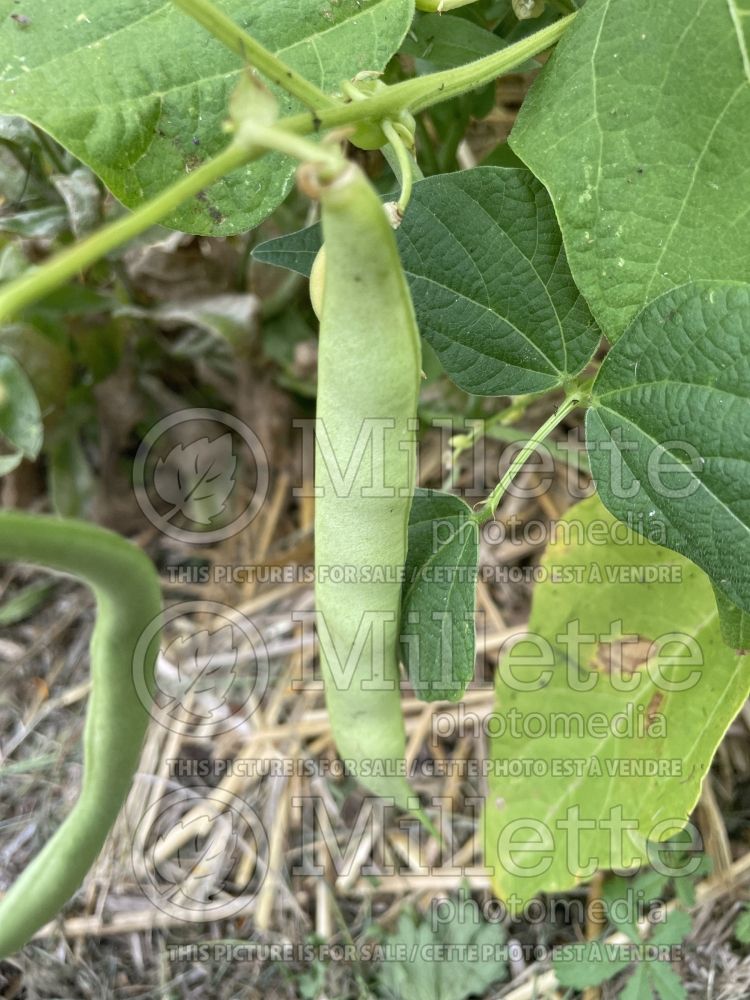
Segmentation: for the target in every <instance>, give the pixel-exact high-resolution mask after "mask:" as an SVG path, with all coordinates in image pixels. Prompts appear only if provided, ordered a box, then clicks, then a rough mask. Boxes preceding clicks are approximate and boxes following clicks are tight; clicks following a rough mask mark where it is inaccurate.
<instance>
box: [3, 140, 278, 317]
mask: <svg viewBox="0 0 750 1000" xmlns="http://www.w3.org/2000/svg"><path fill="white" fill-rule="evenodd" d="M258 155H259V153H258V151H257V150H251V151H248V149H247V148H246V147H244V146H243V145H241V144H239V143H232V144H231V145H230V146H228V147H227V149H225V150H224V151H223V152H222V153H219V155H218V156H216V157H214V158H213V159H212V160H207V161H206V163H204V164H203V165H202V166H200V167H198V168H197V169H196V170H194V171H192V173H189V174H188V175H187V177H183V178H182V179H181V180H179V181H177V183H176V184H173V185H172V186H171V187H169V188H167V190H166V191H162V193H161V194H158V195H157V196H156V197H155V198H152V199H151V201H147V202H146V203H145V205H142V206H141V207H140V208H139V209H137V210H136V211H135V212H133V213H132V214H131V215H126V216H124V217H123V218H121V219H117V220H116V221H115V222H111V223H110V224H109V225H108V226H104V228H102V229H100V230H98V231H97V232H95V233H93V234H92V235H91V236H89V237H88V238H87V239H85V240H82V241H81V242H80V243H76V244H74V245H73V246H71V247H68V248H67V249H66V250H63V251H62V252H61V253H59V254H56V255H55V256H54V257H52V258H51V259H50V260H48V261H47V262H46V263H45V264H42V265H41V266H40V267H37V268H33V269H31V270H29V271H27V272H26V273H25V274H23V275H21V277H20V278H18V279H17V280H16V281H12V282H10V283H9V284H8V285H6V286H5V287H4V288H3V289H2V290H0V323H2V322H5V321H7V320H9V319H11V318H12V317H13V316H15V315H17V313H18V312H20V310H21V309H24V308H25V307H26V306H28V305H31V303H32V302H36V301H37V300H38V299H41V298H43V297H44V296H45V295H48V294H49V293H50V292H53V291H54V290H55V289H56V288H59V286H60V285H62V284H64V283H65V282H66V281H68V280H70V279H71V278H73V277H75V275H76V274H78V273H79V272H80V271H83V270H85V269H86V268H87V267H90V266H91V264H94V263H96V261H97V260H100V259H101V258H102V257H104V256H105V255H106V254H108V253H110V251H112V250H114V249H116V248H117V247H119V246H121V245H122V244H123V243H127V242H128V240H132V239H133V238H134V237H136V236H139V235H140V234H141V233H142V232H144V231H145V230H146V229H149V228H150V227H151V226H154V225H156V223H158V222H161V220H162V219H163V218H164V217H165V216H167V215H169V214H170V213H172V212H174V211H175V210H176V209H177V208H179V207H180V205H181V204H182V203H183V202H185V201H187V200H188V199H189V198H192V197H193V196H194V195H196V194H199V193H200V192H201V191H203V190H204V188H207V187H209V186H210V185H211V184H213V183H214V182H215V181H217V180H219V179H220V178H222V177H224V176H225V175H226V174H229V173H231V172H232V171H233V170H236V169H237V167H241V166H242V165H243V164H244V163H246V162H248V160H251V159H253V158H255V157H256V156H258Z"/></svg>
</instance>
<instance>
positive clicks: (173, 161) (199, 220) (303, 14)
mask: <svg viewBox="0 0 750 1000" xmlns="http://www.w3.org/2000/svg"><path fill="white" fill-rule="evenodd" d="M217 5H218V6H219V7H220V8H221V10H223V11H224V12H225V13H226V14H228V15H229V16H230V17H231V18H232V19H233V20H234V21H235V22H236V23H237V24H238V25H240V26H241V27H243V28H244V29H245V30H247V31H248V32H249V33H250V34H252V35H253V36H254V37H255V38H257V39H258V40H259V41H260V42H262V43H263V44H264V45H265V46H267V47H268V48H269V49H271V50H272V51H273V52H275V53H277V54H278V55H279V56H280V57H281V58H283V59H284V60H285V61H286V62H288V63H289V65H290V66H292V67H293V68H294V69H296V70H298V71H299V72H300V73H302V74H303V75H304V76H305V77H307V78H308V79H309V80H311V81H312V82H314V83H316V84H317V85H318V86H320V87H321V88H322V89H323V90H325V91H326V92H333V91H335V90H336V89H337V88H338V86H339V84H340V81H341V80H343V79H346V78H348V77H352V76H354V75H355V74H356V73H358V72H359V71H360V70H382V69H383V68H384V67H385V64H386V63H387V61H388V60H389V59H390V57H391V56H392V55H393V53H394V52H396V50H397V49H398V47H399V45H400V43H401V40H402V39H403V37H404V35H405V33H406V31H407V29H408V27H409V24H410V23H411V20H412V17H413V14H414V3H413V0H339V2H337V3H328V2H319V0H297V2H295V3H293V4H291V3H287V2H285V0H264V2H263V3H247V2H246V0H217ZM23 13H24V15H25V16H26V17H27V18H28V23H27V24H26V25H25V26H24V27H23V28H20V27H19V25H18V23H17V22H16V21H14V20H13V19H12V18H10V17H4V18H3V19H2V20H0V52H2V56H1V57H0V111H3V112H5V113H8V114H14V115H21V116H23V117H24V118H27V119H28V120H29V121H31V122H33V123H34V124H35V125H38V126H40V127H41V128H43V129H44V130H45V131H46V132H48V133H49V134H50V135H52V136H53V137H54V138H55V139H56V140H57V141H58V142H60V143H61V144H62V145H63V146H65V147H66V148H67V149H69V150H70V151H71V152H72V153H73V154H74V155H75V156H77V157H78V158H79V159H80V160H82V161H83V162H84V163H85V164H87V166H89V167H90V168H91V169H92V170H93V171H94V172H95V173H97V174H98V175H99V176H100V177H101V178H102V180H103V181H104V183H105V184H106V185H107V187H109V188H110V190H111V191H112V192H113V194H115V195H116V196H117V197H118V198H119V199H120V201H122V202H123V203H124V204H125V205H127V206H128V208H135V207H137V206H138V205H140V204H141V203H142V202H143V201H145V200H146V199H148V198H150V197H153V196H154V195H155V194H157V193H158V192H159V191H161V190H162V189H163V188H165V187H167V186H168V185H169V184H170V183H172V182H173V181H174V180H175V179H176V178H178V177H181V176H183V175H184V174H185V172H186V171H190V170H193V169H195V168H196V167H197V166H199V165H200V164H201V163H203V162H204V161H205V160H206V159H208V158H210V157H211V156H214V155H216V153H218V152H219V151H220V150H221V149H223V148H224V147H225V146H226V143H227V137H226V134H225V133H224V132H223V131H222V123H223V121H224V120H225V118H226V117H227V104H228V100H229V95H230V94H231V92H232V90H233V89H234V87H235V85H236V83H237V80H238V77H239V74H240V73H241V71H242V68H243V67H242V62H241V60H240V59H239V57H238V56H236V55H234V53H232V52H230V51H229V50H228V49H225V48H224V46H223V45H222V44H221V43H220V42H218V41H216V39H214V38H213V37H212V36H210V35H209V34H208V33H207V32H206V31H205V30H204V29H203V28H201V27H200V26H199V25H198V24H197V23H196V22H195V21H193V20H192V18H189V17H187V16H186V15H185V14H184V13H183V12H182V11H180V10H179V9H177V8H176V7H175V6H174V4H172V3H169V2H165V0H130V2H128V3H112V2H111V0H90V2H89V3H86V4H81V3H80V2H79V0H56V2H55V3H49V0H25V2H24V4H23ZM278 97H279V102H280V112H281V113H282V114H285V115H286V114H289V113H293V112H296V111H299V110H301V106H300V105H299V103H298V102H296V101H294V100H292V99H290V98H289V97H288V96H287V95H285V94H284V93H283V92H278ZM294 170H295V164H294V163H293V162H292V161H291V160H289V159H287V158H283V157H280V156H275V155H274V156H268V157H264V159H263V160H262V161H260V162H258V163H256V164H255V165H251V166H249V167H247V168H245V169H242V170H237V171H235V172H234V173H233V174H231V175H230V176H228V177H226V178H224V180H222V181H221V182H219V183H218V184H216V185H215V186H214V187H212V188H211V190H210V191H208V192H205V193H204V194H202V195H200V196H198V197H197V198H195V199H193V201H192V202H191V203H189V204H187V205H185V206H183V208H181V209H180V210H178V211H177V212H176V213H175V214H174V215H173V216H172V217H171V218H170V219H168V220H167V221H166V224H167V225H169V226H172V227H173V228H175V229H181V230H184V231H186V232H191V233H209V234H212V235H227V234H230V233H237V232H242V231H244V230H247V229H250V228H252V227H253V226H255V225H257V223H258V222H260V221H261V220H262V219H264V218H265V217H266V216H267V215H269V214H270V213H271V212H272V211H273V210H274V209H275V208H276V206H277V205H278V204H279V203H280V202H281V201H282V200H283V199H284V197H285V196H286V195H287V193H288V192H289V189H290V187H291V185H292V180H293V175H294Z"/></svg>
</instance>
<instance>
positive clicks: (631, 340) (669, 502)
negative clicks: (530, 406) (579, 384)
mask: <svg viewBox="0 0 750 1000" xmlns="http://www.w3.org/2000/svg"><path fill="white" fill-rule="evenodd" d="M586 437H587V448H588V451H589V459H590V463H591V471H592V473H593V476H594V479H595V480H596V483H597V487H598V489H599V492H600V494H601V497H602V499H603V501H604V503H605V504H606V505H607V507H608V508H609V509H610V510H611V511H612V513H613V514H615V515H616V516H617V517H619V518H620V519H621V520H624V521H627V523H628V524H630V525H631V526H632V527H634V528H635V529H636V530H637V531H639V532H641V533H642V534H645V535H646V536H647V537H648V538H650V539H651V540H652V541H655V542H659V543H660V544H663V545H666V546H667V547H669V548H671V549H674V550H675V551H677V552H680V553H682V554H683V555H685V556H687V557H688V558H689V559H692V560H693V562H695V563H697V564H698V565H699V566H700V567H701V568H702V569H704V570H705V571H706V573H708V574H709V576H710V577H711V579H712V580H713V581H714V583H715V584H716V585H717V586H718V587H719V588H720V589H721V590H722V591H723V592H724V593H725V594H726V596H727V597H728V598H729V599H730V600H731V601H732V602H733V603H734V604H736V605H737V606H738V607H739V608H741V609H742V610H743V611H746V612H747V611H750V285H743V284H719V283H715V282H696V283H693V284H690V285H683V286H681V287H680V288H676V289H674V290H673V291H670V292H666V293H665V294H664V295H661V296H660V297H659V298H658V299H656V300H655V301H654V302H652V303H651V304H650V305H649V306H647V307H646V309H644V310H643V312H642V313H640V315H639V316H638V317H637V318H636V319H635V321H634V322H633V323H632V325H631V326H630V327H629V328H628V330H627V331H626V333H625V334H624V335H623V336H622V338H621V340H620V341H619V342H618V343H617V344H616V345H615V346H614V347H613V348H612V350H611V351H610V353H609V354H608V355H607V358H606V359H605V361H604V364H603V365H602V367H601V370H600V372H599V375H598V376H597V379H596V382H595V383H594V388H593V397H592V406H591V409H590V410H589V411H588V414H587V417H586Z"/></svg>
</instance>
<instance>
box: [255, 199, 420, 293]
mask: <svg viewBox="0 0 750 1000" xmlns="http://www.w3.org/2000/svg"><path fill="white" fill-rule="evenodd" d="M419 183H421V181H419V182H418V184H419ZM416 186H417V185H415V187H416ZM322 242H323V231H322V228H321V225H320V223H319V222H316V223H314V225H312V226H305V228H304V229H298V230H297V231H296V232H294V233H287V235H286V236H276V237H274V238H273V239H272V240H266V241H265V243H259V244H258V246H257V247H254V248H253V258H254V259H255V260H259V261H260V262H261V263H262V264H272V265H273V266H274V267H284V268H286V269H287V271H296V272H297V274H302V275H304V276H305V277H306V278H309V277H310V272H311V271H312V266H313V264H314V263H315V258H316V257H317V256H318V250H320V247H321V244H322Z"/></svg>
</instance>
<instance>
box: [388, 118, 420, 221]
mask: <svg viewBox="0 0 750 1000" xmlns="http://www.w3.org/2000/svg"><path fill="white" fill-rule="evenodd" d="M383 132H384V134H385V137H386V139H387V140H388V142H389V143H390V147H391V149H392V150H393V152H394V154H395V157H396V162H397V164H398V169H399V173H400V174H401V178H400V179H401V194H400V195H399V199H398V214H399V216H400V217H401V218H403V217H404V213H405V212H406V209H407V206H408V204H409V201H410V200H411V192H412V187H413V184H414V172H413V167H412V157H411V154H410V153H409V150H408V149H407V148H406V143H405V142H404V140H403V139H402V138H401V136H400V135H399V134H398V132H397V131H396V129H395V128H394V127H393V122H389V121H385V122H383Z"/></svg>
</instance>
